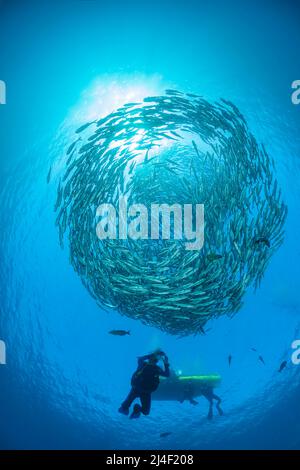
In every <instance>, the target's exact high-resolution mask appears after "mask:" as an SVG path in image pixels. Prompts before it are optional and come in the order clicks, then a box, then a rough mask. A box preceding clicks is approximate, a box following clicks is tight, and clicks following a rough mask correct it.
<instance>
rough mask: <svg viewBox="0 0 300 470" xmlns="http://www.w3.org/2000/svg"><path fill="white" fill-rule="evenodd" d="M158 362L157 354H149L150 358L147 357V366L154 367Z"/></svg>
mask: <svg viewBox="0 0 300 470" xmlns="http://www.w3.org/2000/svg"><path fill="white" fill-rule="evenodd" d="M158 361H159V357H158V356H157V354H151V356H150V357H149V364H153V365H156V364H157V363H158Z"/></svg>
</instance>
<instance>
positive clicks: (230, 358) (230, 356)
mask: <svg viewBox="0 0 300 470" xmlns="http://www.w3.org/2000/svg"><path fill="white" fill-rule="evenodd" d="M231 361H232V355H231V354H229V356H228V365H229V367H230V364H231Z"/></svg>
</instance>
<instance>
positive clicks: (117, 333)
mask: <svg viewBox="0 0 300 470" xmlns="http://www.w3.org/2000/svg"><path fill="white" fill-rule="evenodd" d="M109 334H110V335H114V336H126V335H130V331H129V330H128V331H126V330H111V331H109Z"/></svg>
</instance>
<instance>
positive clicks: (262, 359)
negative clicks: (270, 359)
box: [258, 356, 266, 365]
mask: <svg viewBox="0 0 300 470" xmlns="http://www.w3.org/2000/svg"><path fill="white" fill-rule="evenodd" d="M258 360H259V361H260V362H262V363H263V364H264V365H266V363H265V361H264V358H263V357H262V356H258Z"/></svg>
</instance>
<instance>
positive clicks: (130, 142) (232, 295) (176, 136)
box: [55, 90, 287, 336]
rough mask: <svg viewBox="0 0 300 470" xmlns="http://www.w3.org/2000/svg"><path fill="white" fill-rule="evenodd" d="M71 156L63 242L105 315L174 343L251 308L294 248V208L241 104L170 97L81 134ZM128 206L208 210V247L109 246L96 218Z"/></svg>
mask: <svg viewBox="0 0 300 470" xmlns="http://www.w3.org/2000/svg"><path fill="white" fill-rule="evenodd" d="M76 133H77V134H78V135H77V138H76V140H74V142H73V143H72V144H71V145H70V147H69V148H68V150H67V152H66V156H65V169H64V174H63V175H62V177H61V179H60V181H59V185H58V190H57V201H56V204H55V210H56V211H57V212H58V215H57V219H56V224H57V226H58V228H59V237H60V242H61V244H62V245H63V242H64V238H65V237H67V238H68V243H69V250H70V262H71V264H72V266H73V268H74V269H75V271H76V272H77V273H78V274H79V276H80V278H81V280H82V282H83V284H84V285H85V286H86V288H87V289H88V290H89V292H90V294H91V295H92V296H93V297H94V298H95V299H96V301H97V303H98V304H99V306H101V308H103V309H108V310H110V309H114V310H117V311H118V312H119V313H120V314H122V315H126V316H128V317H131V318H133V319H138V320H140V321H142V322H143V323H145V324H147V325H152V326H155V327H158V328H159V329H161V330H163V331H166V332H168V333H171V334H174V335H180V336H182V335H189V334H197V333H204V332H205V331H204V325H205V324H206V323H207V321H208V320H210V319H212V318H217V317H220V316H221V315H229V316H232V315H234V314H235V313H236V312H238V310H239V309H240V308H241V306H242V303H243V301H242V299H243V296H244V294H245V292H246V289H247V288H248V287H249V286H251V285H253V286H254V287H255V288H257V287H258V286H259V284H260V282H261V279H262V277H263V275H264V273H265V271H266V268H267V266H268V264H269V262H270V259H271V257H272V255H273V254H274V252H275V251H276V250H277V249H278V248H279V246H280V245H281V244H282V242H283V236H284V222H285V219H286V216H287V206H286V205H285V204H284V203H283V201H282V197H281V190H280V189H279V187H278V183H277V180H276V179H275V178H274V176H273V173H274V162H273V160H272V159H271V158H270V157H269V155H268V154H267V152H266V150H265V148H264V146H259V145H258V143H257V142H256V140H255V138H254V136H253V135H252V134H251V133H250V132H249V130H248V127H247V124H246V122H245V119H244V117H243V116H242V114H241V113H240V112H239V110H238V109H237V108H236V106H235V105H234V104H232V103H231V102H228V101H225V100H223V99H221V100H220V101H219V102H217V103H214V104H211V103H209V102H208V101H206V100H205V99H203V98H202V97H200V96H197V95H192V94H183V93H181V92H179V91H176V90H166V92H165V94H164V95H162V96H155V97H147V98H145V99H144V100H143V102H140V103H128V104H125V105H124V106H122V107H120V108H119V109H117V110H116V111H114V112H112V113H111V114H109V115H107V116H106V117H104V118H101V119H100V120H98V121H94V122H92V123H86V124H84V125H83V126H81V127H80V128H79V129H78V130H77V131H76ZM122 195H123V196H124V195H126V197H127V198H128V203H129V204H133V203H136V202H138V203H143V204H145V205H146V206H147V205H148V204H151V203H158V204H161V203H168V204H173V203H177V204H185V203H192V204H204V207H205V242H204V246H203V248H202V249H201V250H199V251H189V250H186V249H185V247H184V243H183V240H162V239H159V240H151V239H149V240H133V239H129V238H128V239H126V240H123V239H122V240H121V239H115V240H112V239H105V240H100V239H99V238H98V237H97V234H96V226H97V216H96V210H97V207H98V206H99V204H102V203H111V204H113V205H114V206H115V207H116V209H117V207H118V200H119V197H120V196H122Z"/></svg>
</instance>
